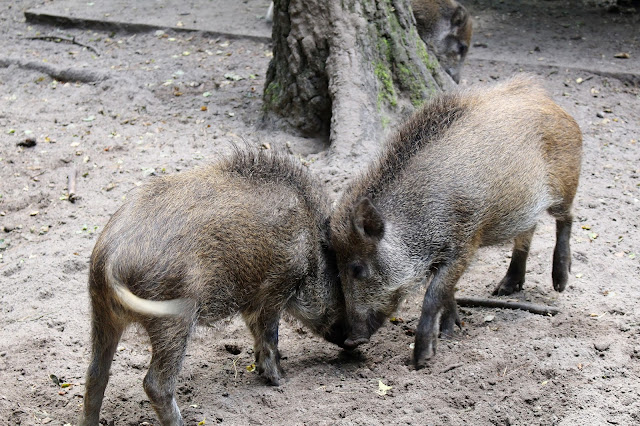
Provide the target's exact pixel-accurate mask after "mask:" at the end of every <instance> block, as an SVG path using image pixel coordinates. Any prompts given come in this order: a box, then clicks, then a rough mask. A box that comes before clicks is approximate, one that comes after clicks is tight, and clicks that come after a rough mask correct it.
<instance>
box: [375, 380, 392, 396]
mask: <svg viewBox="0 0 640 426" xmlns="http://www.w3.org/2000/svg"><path fill="white" fill-rule="evenodd" d="M392 387H393V386H387V385H385V384H384V383H382V380H378V390H377V391H376V393H377V394H378V395H380V396H384V395H386V394H387V392H388V391H389V390H390V389H391V388H392Z"/></svg>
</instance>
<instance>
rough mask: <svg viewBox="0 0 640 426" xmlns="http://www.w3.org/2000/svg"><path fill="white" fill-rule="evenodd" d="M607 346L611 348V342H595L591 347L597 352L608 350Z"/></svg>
mask: <svg viewBox="0 0 640 426" xmlns="http://www.w3.org/2000/svg"><path fill="white" fill-rule="evenodd" d="M609 346H611V342H595V343H594V344H593V347H594V348H596V350H597V351H599V352H604V351H606V350H608V349H609Z"/></svg>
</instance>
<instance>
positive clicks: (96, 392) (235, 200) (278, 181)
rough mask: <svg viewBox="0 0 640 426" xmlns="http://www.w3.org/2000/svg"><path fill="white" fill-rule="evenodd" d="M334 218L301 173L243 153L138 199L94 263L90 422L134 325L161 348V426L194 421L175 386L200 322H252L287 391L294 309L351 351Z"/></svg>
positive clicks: (99, 247)
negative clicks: (286, 344)
mask: <svg viewBox="0 0 640 426" xmlns="http://www.w3.org/2000/svg"><path fill="white" fill-rule="evenodd" d="M328 214H329V212H328V202H327V198H326V196H325V194H324V193H323V192H322V191H321V190H320V185H319V184H318V183H317V182H316V181H315V180H313V179H312V178H311V176H310V175H309V174H308V173H307V172H306V170H305V169H304V168H303V167H302V166H301V165H300V164H299V163H297V162H294V161H292V160H289V159H288V158H285V157H284V156H281V155H274V154H267V153H264V152H260V153H256V152H252V151H242V150H239V149H237V150H236V152H235V153H234V154H233V155H232V156H230V157H229V158H227V159H226V160H223V161H220V162H218V163H216V164H213V165H210V166H207V167H202V168H200V169H196V170H193V171H188V172H184V173H180V174H176V175H170V176H165V177H158V178H154V179H152V180H151V181H149V182H148V183H147V184H145V185H144V186H142V187H141V188H139V189H138V190H137V191H135V192H134V193H132V194H130V195H129V196H128V199H127V201H126V202H125V204H124V205H123V206H122V207H121V208H120V209H119V210H118V211H117V212H116V213H115V214H114V215H113V217H112V218H111V220H110V221H109V223H108V224H107V226H106V227H105V229H104V231H103V232H102V234H101V235H100V238H99V239H98V241H97V243H96V246H95V248H94V250H93V254H92V256H91V267H90V273H89V292H90V296H91V306H92V337H91V340H92V361H91V365H90V366H89V369H88V372H87V382H86V394H85V400H84V418H83V420H82V422H81V423H82V424H85V425H89V424H91V425H94V424H97V423H98V419H99V411H100V406H101V403H102V398H103V395H104V390H105V387H106V384H107V380H108V372H109V367H110V364H111V359H112V357H113V353H114V351H115V348H116V345H117V343H118V340H119V339H120V336H121V334H122V331H123V330H124V329H125V327H126V326H127V325H128V324H129V323H131V322H139V323H140V324H142V326H143V327H144V328H145V329H146V330H147V332H148V334H149V338H150V340H151V345H152V347H153V355H152V359H151V365H150V368H149V372H148V373H147V375H146V377H145V380H144V388H145V391H146V392H147V395H148V396H149V399H150V400H151V404H152V406H153V408H154V409H155V410H156V413H157V414H158V417H159V419H160V423H161V424H171V425H175V424H181V423H182V418H181V416H180V411H179V410H178V407H177V405H176V403H175V398H174V388H175V381H176V377H177V374H178V372H179V370H180V365H181V363H182V360H183V357H184V353H185V350H186V344H187V339H188V337H189V335H190V333H191V331H192V329H193V328H194V326H195V325H196V324H197V323H198V322H199V321H204V322H207V323H209V322H211V321H213V320H218V319H221V318H224V317H227V316H229V315H231V314H234V313H237V312H239V313H241V314H242V315H243V317H244V319H245V322H246V323H247V326H248V327H249V329H250V330H251V332H252V334H253V336H254V339H255V353H256V364H257V367H258V370H259V371H260V372H261V373H262V374H263V375H264V376H265V378H266V379H267V380H268V381H269V382H270V383H271V384H276V385H277V384H278V382H279V380H280V378H281V375H282V371H281V368H280V363H279V358H280V356H279V353H278V348H277V344H278V322H279V319H280V316H281V314H282V312H283V311H287V312H289V313H291V314H292V315H293V316H294V317H296V318H298V319H300V320H301V321H302V322H303V323H304V324H305V325H307V326H308V327H310V328H311V329H312V330H313V331H314V332H316V333H318V334H319V335H322V336H324V337H325V338H327V339H328V340H331V341H333V342H335V343H338V344H341V343H342V342H343V341H344V335H343V331H342V329H341V321H343V320H342V319H341V318H342V315H343V312H344V308H343V299H342V294H341V289H340V286H339V282H338V278H337V270H336V267H335V258H334V257H333V255H332V253H331V251H330V250H329V248H328V246H327V240H326V235H327V229H326V227H327V218H328ZM165 308H166V309H165ZM176 312H178V313H180V315H178V316H175V315H174V316H168V317H167V316H166V315H171V314H175V313H176Z"/></svg>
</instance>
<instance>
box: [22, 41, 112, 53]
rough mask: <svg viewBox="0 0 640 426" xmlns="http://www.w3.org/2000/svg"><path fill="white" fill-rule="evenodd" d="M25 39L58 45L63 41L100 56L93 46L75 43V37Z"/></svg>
mask: <svg viewBox="0 0 640 426" xmlns="http://www.w3.org/2000/svg"><path fill="white" fill-rule="evenodd" d="M26 38H27V40H44V41H53V42H55V43H60V42H61V41H64V42H67V43H71V44H75V45H76V46H82V47H86V48H87V49H88V50H91V51H92V52H94V53H95V54H96V55H98V56H100V52H98V49H96V48H95V47H93V46H89V45H88V44H84V43H80V42H79V41H76V38H75V37H72V38H68V37H59V36H35V37H26Z"/></svg>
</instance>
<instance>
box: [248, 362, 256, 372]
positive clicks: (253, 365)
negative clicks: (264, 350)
mask: <svg viewBox="0 0 640 426" xmlns="http://www.w3.org/2000/svg"><path fill="white" fill-rule="evenodd" d="M246 368H247V371H248V372H249V373H252V372H254V371H255V370H256V365H255V364H251V365H247V367H246Z"/></svg>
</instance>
